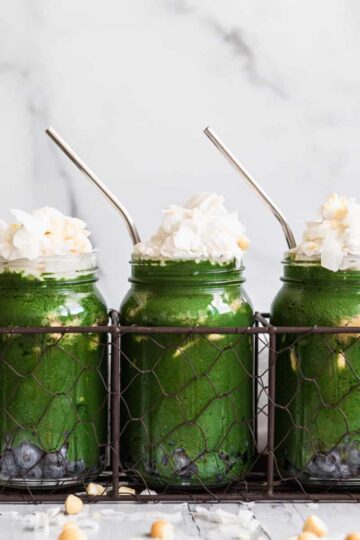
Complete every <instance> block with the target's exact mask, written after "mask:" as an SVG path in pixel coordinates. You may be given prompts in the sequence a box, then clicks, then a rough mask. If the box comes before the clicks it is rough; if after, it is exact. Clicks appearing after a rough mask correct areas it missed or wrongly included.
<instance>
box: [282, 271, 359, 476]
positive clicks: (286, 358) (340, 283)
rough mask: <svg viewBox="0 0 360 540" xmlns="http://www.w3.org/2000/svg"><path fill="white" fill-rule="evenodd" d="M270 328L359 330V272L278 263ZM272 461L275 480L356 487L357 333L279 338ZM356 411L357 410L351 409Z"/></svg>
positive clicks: (357, 435) (311, 334)
mask: <svg viewBox="0 0 360 540" xmlns="http://www.w3.org/2000/svg"><path fill="white" fill-rule="evenodd" d="M282 281H283V282H284V285H283V287H282V289H281V290H280V292H279V293H278V295H277V296H276V298H275V300H274V302H273V305H272V315H271V322H272V324H273V325H275V326H315V325H317V326H340V327H345V326H360V271H358V270H342V271H337V272H331V271H329V270H327V269H325V268H323V267H321V266H320V264H319V263H310V262H290V261H287V262H285V266H284V277H283V278H282ZM277 350H278V351H280V353H279V354H278V357H277V361H276V404H277V408H276V458H277V464H278V467H279V470H280V473H281V475H282V476H285V477H296V478H298V479H299V480H300V481H301V482H303V483H309V484H317V485H334V484H338V485H344V486H346V485H347V484H354V483H357V484H359V485H360V382H359V381H360V342H359V334H316V333H310V334H305V335H299V334H292V335H291V334H284V335H278V340H277ZM358 407H359V408H358Z"/></svg>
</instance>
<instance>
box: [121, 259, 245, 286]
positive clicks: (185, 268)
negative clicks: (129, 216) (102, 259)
mask: <svg viewBox="0 0 360 540" xmlns="http://www.w3.org/2000/svg"><path fill="white" fill-rule="evenodd" d="M130 264H131V277H130V278H129V281H130V282H131V283H148V284H152V283H153V284H156V283H159V282H160V281H161V283H162V284H168V285H170V284H177V285H182V284H186V285H190V284H193V285H195V284H196V285H198V284H203V285H205V284H209V285H211V284H220V283H232V282H234V283H235V282H237V283H239V282H243V281H245V278H244V277H243V276H242V272H243V270H244V266H241V267H237V266H236V261H235V260H233V261H230V262H226V263H213V262H212V261H209V260H206V261H203V260H202V261H198V262H197V261H195V260H193V259H191V260H178V259H176V260H174V259H172V260H169V261H159V260H155V259H140V260H138V259H135V260H134V259H132V260H131V261H130Z"/></svg>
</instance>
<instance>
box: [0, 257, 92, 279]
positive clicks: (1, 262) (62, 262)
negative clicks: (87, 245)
mask: <svg viewBox="0 0 360 540" xmlns="http://www.w3.org/2000/svg"><path fill="white" fill-rule="evenodd" d="M96 271H97V264H96V253H95V251H91V252H89V253H80V254H66V255H50V256H41V257H37V258H36V259H15V260H13V261H9V260H7V259H3V258H0V276H1V275H3V274H19V275H21V276H23V277H31V278H33V279H34V278H35V279H38V280H44V281H45V280H57V279H59V280H69V281H70V280H77V279H81V278H82V277H83V276H86V275H89V274H93V275H96Z"/></svg>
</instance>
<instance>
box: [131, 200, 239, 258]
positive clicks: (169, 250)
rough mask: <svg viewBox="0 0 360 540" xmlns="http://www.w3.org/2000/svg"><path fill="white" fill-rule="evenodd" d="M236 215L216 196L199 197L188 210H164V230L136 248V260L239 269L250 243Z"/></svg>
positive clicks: (175, 207)
mask: <svg viewBox="0 0 360 540" xmlns="http://www.w3.org/2000/svg"><path fill="white" fill-rule="evenodd" d="M244 232H245V229H244V226H243V225H242V224H241V223H240V221H239V219H238V216H237V213H236V212H228V210H227V209H226V208H225V206H224V198H223V197H222V196H220V195H217V194H216V193H199V194H197V195H194V196H193V197H191V199H190V200H189V201H188V202H187V203H186V204H185V206H175V205H171V206H169V207H167V208H165V210H163V220H162V224H161V226H160V228H159V229H158V231H157V232H156V234H154V235H153V236H152V237H151V239H150V240H148V241H147V242H139V243H138V244H136V246H135V248H134V252H133V257H134V259H153V260H161V261H164V260H183V261H187V260H195V261H204V260H209V261H211V262H214V263H224V262H229V261H232V260H235V261H236V263H237V265H238V266H239V265H240V264H241V260H242V257H243V254H244V251H246V249H247V247H248V245H249V240H248V239H247V237H246V236H245V234H244Z"/></svg>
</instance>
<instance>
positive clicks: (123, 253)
mask: <svg viewBox="0 0 360 540" xmlns="http://www.w3.org/2000/svg"><path fill="white" fill-rule="evenodd" d="M359 51H360V2H359V0H316V1H314V0H286V1H284V0H103V1H102V2H100V1H99V0H61V1H57V2H56V1H49V0H11V1H7V2H6V1H3V2H2V3H1V11H0V151H1V159H0V178H1V192H0V193H1V197H0V215H1V217H4V218H8V212H7V210H8V208H9V207H10V208H11V207H20V208H23V209H25V210H31V209H33V208H35V207H39V206H43V205H51V206H55V207H58V208H59V209H61V210H62V211H64V212H69V213H72V214H74V215H77V216H79V217H82V218H84V219H85V220H86V221H87V223H88V225H89V227H90V229H91V230H92V231H93V236H92V238H93V242H94V243H95V245H96V247H97V248H99V250H100V252H99V259H100V269H101V286H102V289H103V292H104V294H105V296H106V298H107V301H108V303H109V305H112V306H114V307H117V306H118V304H119V302H120V299H121V297H122V296H123V295H124V293H125V291H126V289H127V281H126V280H127V276H128V273H129V269H128V263H127V261H128V259H129V257H130V252H131V244H130V241H129V238H128V235H127V232H126V229H125V227H124V226H123V224H122V222H121V221H120V219H119V217H118V216H117V214H116V212H115V211H114V210H113V209H112V208H111V207H110V206H109V205H108V203H107V202H106V201H105V200H104V199H102V198H101V197H100V196H99V195H98V193H97V192H96V191H95V189H94V188H93V187H92V186H90V185H89V184H88V182H87V181H86V179H85V178H83V177H82V176H81V175H80V173H79V172H78V171H77V169H75V168H74V166H73V165H72V164H71V163H70V162H68V161H67V160H66V158H65V157H64V156H63V155H62V154H61V153H60V152H59V150H58V149H57V148H56V147H55V146H54V145H53V144H52V143H51V142H50V141H49V140H48V139H47V137H46V136H45V135H44V129H45V128H46V127H47V126H48V125H49V124H52V125H53V126H54V127H55V128H56V129H57V130H58V131H59V132H60V133H61V134H62V135H63V137H65V138H66V139H67V140H68V141H69V143H70V144H71V145H72V146H73V147H74V148H75V149H76V150H77V151H78V152H79V153H80V155H81V156H82V157H83V158H84V159H85V160H86V161H87V162H88V163H89V165H90V166H92V167H93V168H94V169H95V170H96V172H97V173H98V175H99V176H100V177H101V178H102V179H103V180H104V181H105V182H106V183H108V185H109V186H110V188H111V189H112V190H113V191H115V192H116V193H117V195H118V196H119V197H120V198H121V200H122V201H123V202H124V203H125V205H126V206H127V207H128V208H129V210H130V211H131V213H132V214H133V215H134V218H135V219H136V221H137V223H138V227H139V230H140V233H141V235H142V237H144V238H145V237H148V236H150V234H151V233H152V232H153V231H154V229H155V228H156V227H157V225H158V223H159V221H160V210H161V208H162V207H163V206H165V205H166V204H168V203H171V202H173V203H182V202H183V201H185V200H186V199H187V198H188V197H189V196H190V195H191V194H193V193H194V192H196V191H205V190H206V191H217V192H220V193H223V194H224V195H225V197H226V199H227V201H228V205H229V207H230V208H232V209H235V208H236V209H238V211H239V213H240V216H241V219H242V220H243V222H244V223H245V225H246V227H247V230H248V235H249V236H250V238H251V240H252V246H251V250H250V252H249V254H248V256H247V260H246V266H247V270H246V274H247V279H248V284H247V288H248V292H249V294H250V296H251V297H252V299H253V302H254V304H255V305H256V307H257V308H258V309H262V310H267V309H269V305H270V302H271V298H272V297H273V295H274V294H275V292H276V290H277V288H278V287H279V275H280V272H281V268H280V266H281V265H280V260H281V257H282V253H283V251H284V249H285V247H286V245H285V242H284V238H283V236H282V232H281V229H280V227H279V225H278V224H277V222H276V221H275V220H274V218H273V217H272V216H271V214H270V213H269V212H268V210H267V209H266V208H265V207H264V206H263V205H262V203H261V202H259V201H258V200H257V199H256V197H255V195H254V194H253V193H252V192H251V191H250V190H249V189H248V188H247V187H246V186H245V185H244V184H243V183H242V181H241V180H240V178H239V177H237V176H236V174H235V173H234V171H233V170H232V169H231V168H230V166H229V165H228V164H227V163H226V162H225V160H224V159H223V158H222V157H221V156H220V154H218V152H217V151H216V150H215V149H214V148H213V146H212V145H211V144H210V142H209V141H208V140H207V139H206V138H205V136H204V135H203V134H202V129H203V128H204V127H205V126H206V125H208V124H210V125H212V126H213V127H214V128H215V129H216V130H217V131H218V132H219V134H221V135H222V136H223V138H224V139H225V140H226V142H227V143H228V145H229V146H231V147H232V148H233V150H234V151H235V153H236V154H237V155H238V156H239V157H240V158H241V160H242V161H243V163H244V164H245V165H246V166H247V167H248V168H249V169H250V170H251V171H252V172H253V174H254V175H256V177H257V178H258V179H259V180H260V181H261V182H262V183H263V185H264V187H265V188H266V189H267V190H268V192H269V193H270V194H271V195H272V196H273V198H274V200H275V201H277V203H278V204H279V206H280V207H281V208H282V209H283V211H284V212H285V214H286V215H287V216H288V217H289V219H290V220H291V223H292V225H293V228H294V230H295V233H296V235H297V237H298V238H299V236H300V233H301V230H302V224H303V222H304V221H305V219H309V218H311V217H312V216H313V214H314V212H315V210H316V208H317V207H318V206H319V204H320V203H321V201H322V200H323V199H324V198H325V197H326V196H327V195H328V194H329V193H330V192H332V191H338V192H339V193H343V194H345V195H349V196H356V195H358V191H359V176H360V175H359V169H360V152H359V135H360V70H359Z"/></svg>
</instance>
